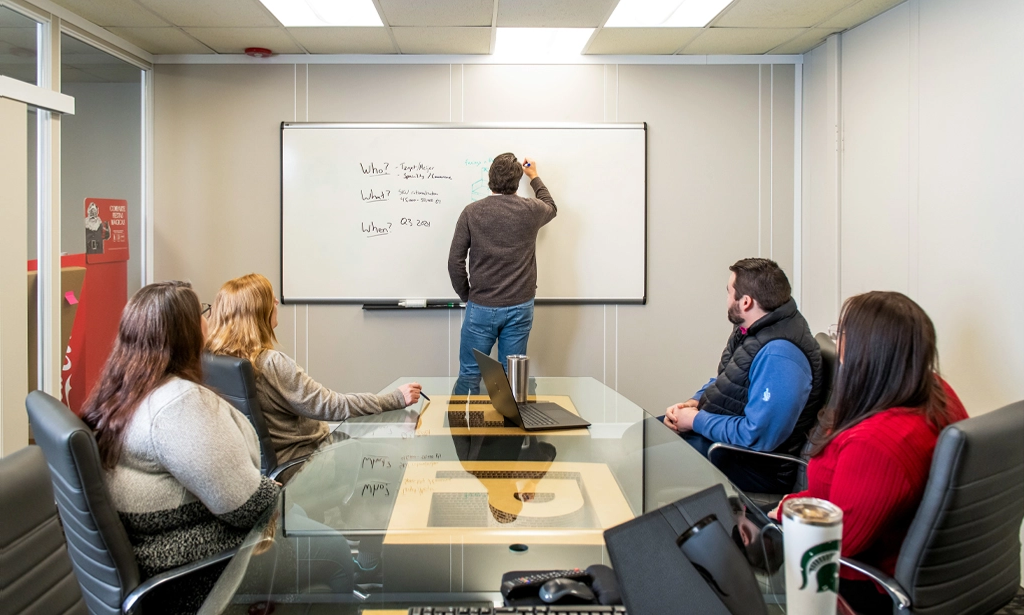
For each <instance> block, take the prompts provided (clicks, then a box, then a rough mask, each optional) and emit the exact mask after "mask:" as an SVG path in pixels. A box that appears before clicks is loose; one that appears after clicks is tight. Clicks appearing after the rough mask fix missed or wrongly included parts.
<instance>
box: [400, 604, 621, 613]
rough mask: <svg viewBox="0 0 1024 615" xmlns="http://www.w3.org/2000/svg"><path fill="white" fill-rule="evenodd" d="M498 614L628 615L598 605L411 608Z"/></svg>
mask: <svg viewBox="0 0 1024 615" xmlns="http://www.w3.org/2000/svg"><path fill="white" fill-rule="evenodd" d="M498 613H536V614H537V615H540V614H542V613H543V614H547V613H550V614H552V615H553V614H555V613H565V614H567V615H568V614H569V613H575V614H576V615H591V614H593V615H597V614H598V613H600V614H601V615H606V614H607V613H615V614H616V615H627V613H626V607H624V606H600V605H597V604H572V605H570V604H558V605H554V604H553V605H550V606H549V605H546V604H545V605H543V606H498V607H493V608H492V607H489V606H413V607H409V615H441V614H445V615H495V614H498Z"/></svg>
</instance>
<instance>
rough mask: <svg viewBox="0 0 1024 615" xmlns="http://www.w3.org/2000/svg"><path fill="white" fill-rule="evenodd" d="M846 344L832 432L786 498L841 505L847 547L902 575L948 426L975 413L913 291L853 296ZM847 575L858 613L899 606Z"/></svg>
mask: <svg viewBox="0 0 1024 615" xmlns="http://www.w3.org/2000/svg"><path fill="white" fill-rule="evenodd" d="M837 350H838V353H839V363H840V368H839V369H838V370H837V372H836V380H835V384H834V385H833V388H832V397H831V398H830V400H829V404H828V406H827V407H826V408H825V410H823V412H822V414H821V425H822V427H823V428H824V430H823V434H824V435H823V436H821V437H818V438H812V442H813V444H814V446H813V448H812V450H811V460H810V464H809V465H808V467H807V486H808V488H807V490H806V491H803V492H801V493H795V494H793V495H790V496H787V497H786V499H789V498H794V497H805V496H809V497H815V498H821V499H824V500H828V501H830V502H832V503H833V504H836V505H837V506H839V507H840V508H841V509H842V510H843V542H842V554H843V556H848V557H853V558H854V559H857V560H859V561H861V562H864V563H866V564H870V565H872V566H875V567H876V568H878V569H880V570H882V571H883V572H885V573H886V574H889V575H892V574H893V573H894V572H895V570H896V558H897V556H898V555H899V551H900V547H901V546H902V544H903V539H904V538H905V537H906V535H907V530H908V529H909V528H910V522H911V521H912V520H913V518H914V514H915V513H916V512H917V507H918V505H919V504H920V503H921V498H922V496H923V495H924V487H925V483H926V482H927V481H928V472H929V470H930V468H931V463H932V453H933V451H934V450H935V442H936V440H937V439H938V436H939V432H941V431H942V429H943V428H944V427H945V426H946V425H949V424H950V423H953V422H956V421H959V420H962V419H965V418H967V412H966V411H965V410H964V406H963V404H962V403H960V399H959V398H958V397H957V396H956V393H954V392H953V389H952V388H950V386H949V385H948V384H947V383H946V382H945V381H944V380H942V378H940V377H939V374H938V352H937V350H936V344H935V326H934V325H933V324H932V321H931V319H930V318H928V315H927V314H925V313H924V310H922V309H921V306H919V305H917V303H915V302H914V301H913V300H911V299H910V298H909V297H907V296H906V295H903V294H901V293H894V292H877V291H876V292H870V293H865V294H863V295H857V296H855V297H850V298H849V299H847V300H846V302H845V303H844V304H843V310H842V313H841V315H840V318H839V341H838V347H837ZM783 502H785V500H783ZM777 514H778V509H776V510H775V511H773V512H772V516H773V517H776V516H777ZM840 576H841V577H842V580H841V581H840V583H839V593H840V594H841V595H842V596H843V597H844V598H845V599H846V601H847V602H848V603H849V604H850V606H851V607H853V608H854V609H855V610H856V611H857V612H859V613H891V612H892V602H891V600H890V599H889V597H888V595H887V594H885V593H883V592H882V590H881V588H880V587H878V586H877V585H875V584H874V583H873V582H872V581H870V580H868V579H867V577H865V576H863V575H861V574H859V573H856V572H854V571H852V570H850V569H848V568H845V567H843V568H842V569H841V572H840Z"/></svg>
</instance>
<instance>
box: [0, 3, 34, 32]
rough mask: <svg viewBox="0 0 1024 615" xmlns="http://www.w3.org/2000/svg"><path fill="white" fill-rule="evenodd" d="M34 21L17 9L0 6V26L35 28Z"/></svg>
mask: <svg viewBox="0 0 1024 615" xmlns="http://www.w3.org/2000/svg"><path fill="white" fill-rule="evenodd" d="M35 26H36V21H35V20H34V19H29V18H28V17H25V16H24V15H22V14H21V13H18V12H17V11H14V10H11V9H9V8H7V7H4V6H0V28H35Z"/></svg>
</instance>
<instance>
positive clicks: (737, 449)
mask: <svg viewBox="0 0 1024 615" xmlns="http://www.w3.org/2000/svg"><path fill="white" fill-rule="evenodd" d="M719 450H726V451H732V452H734V453H747V454H749V455H758V456H760V457H770V458H772V459H780V460H782V461H793V462H795V463H799V464H800V465H802V466H803V467H805V468H806V467H807V460H806V459H803V458H801V457H794V456H793V455H784V454H782V453H769V452H766V451H755V450H754V449H752V448H747V447H745V446H736V445H735V444H726V443H724V442H715V443H714V444H712V445H711V446H710V447H708V459H711V456H712V454H714V452H715V451H719Z"/></svg>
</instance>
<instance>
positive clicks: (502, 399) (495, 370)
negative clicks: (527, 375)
mask: <svg viewBox="0 0 1024 615" xmlns="http://www.w3.org/2000/svg"><path fill="white" fill-rule="evenodd" d="M473 355H474V356H475V357H476V364H477V365H479V366H480V375H481V377H483V380H484V386H486V387H487V394H488V395H490V396H491V405H492V406H494V409H495V410H497V411H498V412H499V413H500V414H501V415H502V416H504V417H505V418H507V419H509V420H511V421H515V422H516V423H517V424H520V425H522V419H521V418H519V405H518V404H516V398H515V397H513V396H512V386H511V385H509V383H508V376H506V375H505V370H504V369H503V368H502V367H501V363H498V362H497V361H495V360H494V359H492V358H491V357H489V356H487V355H485V354H484V353H482V352H480V351H479V350H477V349H475V348H474V349H473Z"/></svg>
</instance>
